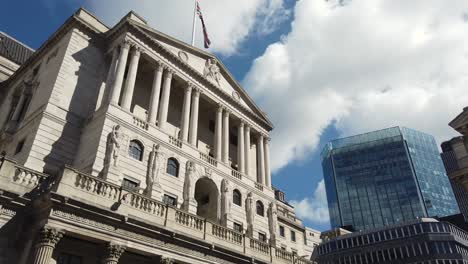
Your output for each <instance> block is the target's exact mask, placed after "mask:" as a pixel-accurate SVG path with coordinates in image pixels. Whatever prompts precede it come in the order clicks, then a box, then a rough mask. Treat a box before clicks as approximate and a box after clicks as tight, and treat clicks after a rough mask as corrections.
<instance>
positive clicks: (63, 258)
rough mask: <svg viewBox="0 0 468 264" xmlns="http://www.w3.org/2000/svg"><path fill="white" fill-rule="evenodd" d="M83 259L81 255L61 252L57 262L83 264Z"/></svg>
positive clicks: (60, 263)
mask: <svg viewBox="0 0 468 264" xmlns="http://www.w3.org/2000/svg"><path fill="white" fill-rule="evenodd" d="M81 263H83V259H82V257H80V256H75V255H72V254H68V253H60V255H59V257H58V260H57V264H81Z"/></svg>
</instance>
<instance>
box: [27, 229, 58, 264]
mask: <svg viewBox="0 0 468 264" xmlns="http://www.w3.org/2000/svg"><path fill="white" fill-rule="evenodd" d="M63 234H64V232H63V231H61V230H58V229H56V228H53V227H49V226H45V227H44V228H42V229H41V230H40V231H39V238H38V243H37V246H36V254H35V256H34V260H33V263H34V264H49V263H50V259H51V258H52V253H54V249H55V246H56V245H57V243H58V242H59V241H60V239H61V238H62V237H63Z"/></svg>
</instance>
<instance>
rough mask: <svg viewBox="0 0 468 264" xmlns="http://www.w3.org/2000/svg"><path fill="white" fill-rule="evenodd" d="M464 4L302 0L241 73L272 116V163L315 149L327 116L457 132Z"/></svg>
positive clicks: (467, 62) (359, 123)
mask: <svg viewBox="0 0 468 264" xmlns="http://www.w3.org/2000/svg"><path fill="white" fill-rule="evenodd" d="M467 13H468V2H467V1H465V0H454V1H450V3H447V2H444V1H438V0H415V1H406V0H393V1H387V0H353V1H340V0H335V1H331V0H330V1H325V0H323V1H321V0H314V1H298V2H297V3H296V6H295V10H294V19H293V22H292V30H291V32H290V33H288V34H287V35H286V36H285V37H284V38H282V39H281V40H280V41H278V42H276V43H272V44H271V45H270V46H269V47H268V48H267V49H266V51H265V52H264V54H263V55H262V56H260V57H259V58H257V59H256V60H255V61H254V63H253V66H252V68H251V69H250V72H249V73H248V74H247V76H246V78H245V79H244V81H243V83H244V86H245V87H247V88H248V89H249V90H250V91H251V93H253V95H254V97H255V98H256V99H257V101H258V102H259V103H260V105H261V107H263V108H264V109H265V110H266V112H268V113H269V116H270V118H271V119H272V120H273V122H274V124H275V130H274V131H273V135H272V137H273V140H272V167H273V170H278V169H280V168H282V167H284V166H285V165H286V164H288V163H289V162H291V161H293V160H299V159H302V158H304V157H305V156H307V154H310V153H311V152H313V151H314V150H316V146H317V143H318V142H319V139H320V135H321V133H322V132H323V130H324V129H325V128H326V127H327V126H329V125H330V124H334V125H335V126H336V128H337V129H338V131H339V132H340V133H341V134H343V135H350V134H354V133H361V132H366V131H369V130H374V129H380V128H385V127H389V126H394V125H403V126H408V127H412V128H415V129H420V130H422V131H425V132H428V133H430V134H433V135H434V136H436V138H437V139H438V140H439V141H440V140H443V139H448V138H449V137H451V136H452V135H453V134H454V132H453V131H452V129H451V128H450V127H448V126H447V123H448V122H449V121H450V120H451V119H452V118H454V117H455V116H456V115H457V114H458V113H459V112H461V110H462V108H463V107H464V106H466V105H468V93H467V92H466V89H467V87H468V19H467V15H466V14H467ZM278 106H282V107H278ZM311 203H313V201H309V200H303V201H301V203H299V205H302V206H308V205H309V204H311Z"/></svg>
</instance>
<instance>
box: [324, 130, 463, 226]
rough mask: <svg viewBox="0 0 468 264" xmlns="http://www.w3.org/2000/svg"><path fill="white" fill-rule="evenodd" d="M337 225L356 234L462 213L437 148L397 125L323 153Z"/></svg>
mask: <svg viewBox="0 0 468 264" xmlns="http://www.w3.org/2000/svg"><path fill="white" fill-rule="evenodd" d="M322 168H323V174H324V180H325V186H326V190H327V199H328V207H329V212H330V220H331V225H332V227H340V226H352V227H353V228H354V229H356V230H366V229H369V228H375V227H381V226H384V225H388V224H393V223H399V222H403V221H408V220H413V219H415V218H420V217H425V216H446V215H453V214H456V213H458V207H457V204H456V201H455V197H454V195H453V192H452V189H451V186H450V183H449V180H448V178H447V176H446V175H445V169H444V166H443V163H442V160H441V159H440V156H439V153H438V148H437V144H436V142H435V140H434V138H433V137H432V136H430V135H428V134H424V133H421V132H418V131H416V130H412V129H408V128H404V127H402V128H400V127H393V128H388V129H383V130H379V131H374V132H370V133H366V134H361V135H356V136H352V137H348V138H343V139H337V140H334V141H331V142H330V143H328V144H327V145H326V147H325V148H324V150H323V152H322Z"/></svg>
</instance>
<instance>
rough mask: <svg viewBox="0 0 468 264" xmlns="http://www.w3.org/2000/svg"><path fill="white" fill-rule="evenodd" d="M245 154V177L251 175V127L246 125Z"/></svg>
mask: <svg viewBox="0 0 468 264" xmlns="http://www.w3.org/2000/svg"><path fill="white" fill-rule="evenodd" d="M244 134H245V136H244V152H245V164H244V167H245V175H247V176H249V175H250V126H249V125H248V124H246V125H245V128H244Z"/></svg>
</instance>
